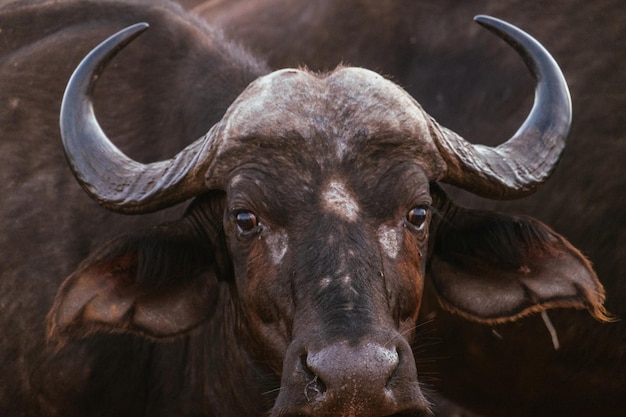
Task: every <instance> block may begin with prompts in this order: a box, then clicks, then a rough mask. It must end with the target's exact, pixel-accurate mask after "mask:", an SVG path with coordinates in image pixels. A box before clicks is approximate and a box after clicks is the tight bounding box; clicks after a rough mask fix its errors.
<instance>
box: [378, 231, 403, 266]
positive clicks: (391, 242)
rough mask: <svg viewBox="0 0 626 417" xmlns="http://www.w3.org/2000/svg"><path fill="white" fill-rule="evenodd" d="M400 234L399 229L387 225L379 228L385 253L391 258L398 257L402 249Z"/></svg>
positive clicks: (379, 240)
mask: <svg viewBox="0 0 626 417" xmlns="http://www.w3.org/2000/svg"><path fill="white" fill-rule="evenodd" d="M400 239H401V238H400V234H399V233H398V231H397V230H396V229H395V228H393V227H389V226H386V225H382V226H380V227H379V228H378V242H379V243H380V247H381V248H382V250H383V252H384V253H385V255H387V256H388V257H389V258H391V259H396V257H397V256H398V252H399V251H400V243H401V242H400Z"/></svg>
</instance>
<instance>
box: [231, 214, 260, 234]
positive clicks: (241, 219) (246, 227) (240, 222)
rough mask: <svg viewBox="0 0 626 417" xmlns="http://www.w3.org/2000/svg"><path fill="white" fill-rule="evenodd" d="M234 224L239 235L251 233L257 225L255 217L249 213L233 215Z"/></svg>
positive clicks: (257, 221)
mask: <svg viewBox="0 0 626 417" xmlns="http://www.w3.org/2000/svg"><path fill="white" fill-rule="evenodd" d="M235 222H236V223H237V227H238V228H239V232H240V233H250V232H253V231H254V230H255V229H256V228H257V227H258V225H259V220H258V219H257V217H256V215H255V214H254V213H252V212H249V211H240V212H239V213H237V214H236V215H235Z"/></svg>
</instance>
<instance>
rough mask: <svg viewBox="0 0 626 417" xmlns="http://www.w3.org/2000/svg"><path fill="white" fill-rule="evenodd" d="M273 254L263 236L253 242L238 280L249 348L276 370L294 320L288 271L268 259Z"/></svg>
mask: <svg viewBox="0 0 626 417" xmlns="http://www.w3.org/2000/svg"><path fill="white" fill-rule="evenodd" d="M272 256H273V255H272V254H269V253H268V251H267V247H266V246H265V245H264V244H263V243H262V240H259V241H257V242H255V244H254V245H252V247H251V250H250V252H249V255H248V257H247V262H246V268H245V273H244V274H243V276H242V277H238V279H237V284H238V286H239V287H240V288H239V294H240V298H241V303H242V305H243V310H244V311H245V312H246V318H247V320H246V322H247V329H248V333H249V336H250V337H248V338H246V339H247V340H249V341H253V342H252V343H253V346H252V348H251V350H252V351H253V352H257V354H259V355H262V356H263V357H268V358H273V359H274V360H270V362H271V363H272V366H273V367H276V369H277V370H278V371H279V370H280V369H281V367H282V358H283V356H284V354H285V351H286V349H287V347H288V345H289V343H290V339H291V328H292V322H293V304H292V302H291V300H292V294H291V291H290V289H291V285H289V283H288V282H284V281H285V279H288V274H284V273H282V272H281V270H280V268H279V267H278V266H277V265H274V264H273V263H272V262H271V258H272Z"/></svg>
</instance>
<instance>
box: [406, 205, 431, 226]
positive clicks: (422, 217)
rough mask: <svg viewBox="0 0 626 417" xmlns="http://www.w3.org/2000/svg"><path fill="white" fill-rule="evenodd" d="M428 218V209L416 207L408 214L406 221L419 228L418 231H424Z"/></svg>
mask: <svg viewBox="0 0 626 417" xmlns="http://www.w3.org/2000/svg"><path fill="white" fill-rule="evenodd" d="M427 217H428V208H426V207H415V208H413V209H411V210H410V211H409V212H408V213H407V215H406V220H407V222H408V223H409V224H411V225H412V226H413V227H415V228H417V230H423V229H424V227H425V226H426V219H427Z"/></svg>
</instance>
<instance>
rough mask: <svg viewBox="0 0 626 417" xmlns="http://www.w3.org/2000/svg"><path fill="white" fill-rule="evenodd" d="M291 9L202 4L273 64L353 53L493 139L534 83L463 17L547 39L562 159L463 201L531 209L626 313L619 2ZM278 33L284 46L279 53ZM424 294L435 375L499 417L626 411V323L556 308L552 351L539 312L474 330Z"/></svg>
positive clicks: (445, 117)
mask: <svg viewBox="0 0 626 417" xmlns="http://www.w3.org/2000/svg"><path fill="white" fill-rule="evenodd" d="M290 4H291V6H289V7H288V6H286V5H285V2H283V1H281V0H266V1H259V2H254V3H252V2H246V1H245V0H241V1H231V2H220V1H210V2H206V3H205V5H202V6H200V7H198V8H197V9H196V10H197V11H198V12H199V13H200V14H201V15H202V16H203V17H204V18H205V19H207V20H208V21H210V22H213V23H215V24H217V25H220V26H222V27H224V28H225V31H226V33H228V34H230V35H232V36H233V37H235V38H238V39H241V41H242V42H243V43H245V44H246V45H248V46H249V47H250V48H251V49H252V50H254V51H256V52H258V53H260V54H264V55H266V56H268V58H269V62H270V64H271V65H273V66H275V67H282V66H285V65H290V66H293V65H300V64H302V65H307V66H308V67H309V68H312V69H320V68H333V67H334V66H335V65H336V64H337V63H339V62H347V63H350V64H352V65H360V66H365V67H368V68H372V69H376V70H378V71H380V72H382V73H384V74H388V75H389V76H391V77H392V79H394V80H395V81H397V82H399V83H400V84H401V85H402V86H404V87H405V88H406V89H407V91H409V92H410V93H411V94H413V95H414V96H415V97H418V98H419V100H420V102H422V104H423V105H424V107H425V108H426V109H428V110H429V112H431V114H432V115H433V116H434V117H436V118H437V120H438V121H440V122H441V123H443V124H445V125H447V126H449V127H451V128H452V129H454V130H456V131H458V132H461V133H462V134H463V135H464V136H465V137H466V138H474V139H475V140H477V141H481V142H482V143H486V144H489V145H495V144H497V143H498V139H497V138H500V137H502V136H505V135H507V134H509V133H510V132H512V131H514V130H515V129H516V128H517V125H518V121H519V120H522V119H523V117H524V114H525V113H526V112H527V111H528V108H529V105H528V102H529V97H530V96H529V95H528V94H527V91H529V88H530V80H529V79H528V77H527V76H526V75H524V74H523V73H522V72H521V71H520V70H521V67H519V65H518V62H517V61H516V60H517V57H515V56H514V55H513V54H512V53H510V52H509V51H503V49H502V48H501V46H500V45H498V44H497V43H495V42H493V41H492V40H491V39H490V38H488V37H487V36H486V35H484V34H483V33H481V32H480V31H478V30H476V28H475V27H473V26H471V25H468V24H466V23H465V22H467V21H469V19H471V17H472V16H473V15H475V14H477V13H488V14H491V15H494V16H498V17H501V18H504V19H507V20H509V21H511V22H514V23H515V24H518V25H520V26H521V27H525V28H527V29H528V30H529V31H530V32H531V33H532V34H533V35H534V36H536V37H537V38H538V39H540V40H541V41H542V42H543V43H544V44H545V45H546V46H547V48H548V49H549V50H550V51H551V52H553V53H554V56H555V58H556V59H557V61H558V62H559V64H560V65H561V67H562V69H563V71H564V73H565V76H566V78H567V79H568V82H569V84H570V86H571V93H572V101H573V105H574V124H573V126H572V131H571V134H570V138H569V142H568V147H567V150H566V152H565V155H564V157H563V159H562V161H561V163H560V165H559V168H558V169H557V170H556V173H555V175H554V176H553V178H552V179H551V180H550V181H549V182H548V183H547V184H546V186H545V187H544V188H543V189H542V190H540V191H539V192H538V193H537V194H536V195H534V196H532V197H530V198H528V199H524V200H520V201H515V202H510V203H494V202H492V201H486V200H479V199H477V198H476V197H469V196H467V195H462V196H461V197H462V199H463V200H462V201H465V202H466V203H468V204H471V205H472V206H475V207H481V208H488V209H493V208H496V209H499V210H506V211H508V212H524V213H530V214H532V215H534V216H536V217H538V218H539V219H541V220H542V221H544V222H546V223H547V224H550V225H552V226H553V227H554V228H555V229H556V230H557V231H559V232H561V233H562V234H564V235H565V236H566V237H568V238H569V239H571V241H572V242H573V243H574V244H575V246H577V247H578V248H580V249H581V250H582V252H583V253H584V254H585V255H586V256H588V257H589V258H590V260H591V261H592V262H593V265H594V268H595V269H596V271H597V272H598V276H599V278H600V280H601V281H602V282H603V283H604V285H605V287H606V290H607V297H608V298H607V308H608V310H609V311H610V312H611V313H612V314H613V315H614V316H615V317H618V318H623V317H625V316H626V309H625V307H624V306H625V305H626V304H625V303H624V302H623V299H624V297H626V287H625V285H624V279H623V278H624V273H625V271H626V264H625V263H624V262H625V261H624V256H623V252H624V248H625V247H626V246H625V245H626V235H625V233H626V232H625V230H626V216H625V215H624V213H626V197H625V195H624V192H623V190H624V189H625V188H626V183H625V181H626V176H624V170H623V168H622V167H623V161H624V160H625V158H626V146H625V145H626V142H625V141H624V140H623V138H624V126H625V125H626V122H625V120H624V111H623V109H624V108H625V107H626V94H625V93H624V92H625V91H626V88H625V86H626V78H625V75H624V74H626V71H624V70H623V68H624V66H625V65H626V55H624V53H623V51H622V48H621V47H620V45H622V44H624V42H625V41H626V27H625V26H624V24H623V21H624V16H625V11H624V7H623V5H622V4H621V2H618V1H598V2H593V3H591V2H584V1H580V2H569V1H567V2H565V1H556V2H544V1H541V2H532V3H531V2H520V1H507V2H501V1H488V0H487V1H477V2H471V3H463V4H460V3H458V2H454V3H452V2H446V1H439V2H425V1H420V2H415V1H407V2H394V3H393V4H387V3H385V4H384V5H383V4H379V2H370V1H367V0H365V1H352V2H341V4H337V3H335V2H330V1H328V2H324V1H320V2H315V3H312V2H300V3H293V2H291V3H290ZM304 10H306V12H304ZM294 16H298V18H297V19H296V18H294ZM276 22H281V23H279V24H276ZM442 28H446V29H447V30H442ZM279 40H280V42H281V45H282V47H281V48H276V47H275V45H276V44H277V42H278V41H279ZM454 194H455V195H459V194H460V192H459V191H458V190H454ZM426 300H427V302H425V303H424V306H423V307H424V308H423V319H424V321H425V322H426V324H425V325H424V326H425V327H426V328H431V327H435V328H436V329H437V330H436V332H437V333H436V334H437V336H438V337H441V338H442V340H443V343H439V344H436V345H434V346H432V347H431V349H430V351H427V352H424V356H425V357H426V358H428V357H436V358H446V359H439V360H438V366H437V367H435V368H434V369H433V372H437V375H439V379H440V382H438V383H437V385H439V387H440V388H441V389H442V390H443V391H444V392H445V393H446V394H447V395H448V396H450V397H452V398H454V399H455V400H457V401H459V402H462V403H463V404H465V405H467V406H468V407H472V408H474V409H475V410H478V411H480V412H482V413H484V414H485V415H494V416H501V415H507V416H513V415H520V416H527V415H532V416H541V415H545V416H551V417H554V416H560V415H563V416H569V415H581V416H582V415H589V416H615V415H623V413H624V411H623V410H626V404H625V403H624V398H626V396H625V395H624V393H625V391H624V390H625V388H624V387H626V380H625V379H624V376H625V375H626V359H625V356H624V355H625V350H624V349H625V346H626V339H625V338H624V335H626V328H625V327H624V323H623V320H621V321H617V322H615V323H611V324H601V323H598V322H597V321H594V320H592V319H590V318H589V317H588V316H587V315H586V314H584V313H579V312H575V311H571V310H568V311H554V312H550V313H549V317H550V318H551V321H552V323H553V324H554V326H555V328H556V336H557V339H558V342H559V344H560V349H559V350H555V349H554V347H553V341H552V339H551V335H550V332H549V331H548V329H547V328H546V325H545V323H544V321H543V320H541V318H540V317H531V318H528V319H523V320H521V321H519V322H517V323H515V324H511V325H506V326H495V327H493V326H484V325H477V324H474V323H470V322H467V321H466V320H463V319H461V318H459V317H456V316H454V315H450V314H449V313H448V312H446V311H444V310H442V309H441V308H440V307H439V306H438V303H437V302H436V301H434V300H432V299H431V298H430V297H426ZM428 300H430V301H428ZM429 320H432V322H429Z"/></svg>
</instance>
